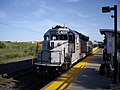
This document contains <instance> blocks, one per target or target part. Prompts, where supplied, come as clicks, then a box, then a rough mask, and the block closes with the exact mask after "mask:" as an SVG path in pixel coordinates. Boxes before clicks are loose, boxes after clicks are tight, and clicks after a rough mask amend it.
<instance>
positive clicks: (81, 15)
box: [66, 10, 87, 18]
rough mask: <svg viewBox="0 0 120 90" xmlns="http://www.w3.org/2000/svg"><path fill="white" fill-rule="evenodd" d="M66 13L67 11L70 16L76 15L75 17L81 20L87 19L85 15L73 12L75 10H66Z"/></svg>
mask: <svg viewBox="0 0 120 90" xmlns="http://www.w3.org/2000/svg"><path fill="white" fill-rule="evenodd" d="M66 11H67V12H68V13H71V14H74V15H77V16H79V17H81V18H87V16H86V15H84V14H82V13H80V12H79V11H75V10H66Z"/></svg>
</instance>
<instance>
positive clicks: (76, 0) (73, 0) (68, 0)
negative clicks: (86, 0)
mask: <svg viewBox="0 0 120 90" xmlns="http://www.w3.org/2000/svg"><path fill="white" fill-rule="evenodd" d="M79 1H80V0H65V2H79Z"/></svg>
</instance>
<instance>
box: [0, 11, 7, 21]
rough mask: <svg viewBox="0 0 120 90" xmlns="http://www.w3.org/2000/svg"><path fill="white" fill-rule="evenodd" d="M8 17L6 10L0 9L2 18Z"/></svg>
mask: <svg viewBox="0 0 120 90" xmlns="http://www.w3.org/2000/svg"><path fill="white" fill-rule="evenodd" d="M6 17H7V14H6V13H5V12H4V11H0V19H4V18H6Z"/></svg>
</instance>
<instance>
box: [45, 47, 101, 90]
mask: <svg viewBox="0 0 120 90" xmlns="http://www.w3.org/2000/svg"><path fill="white" fill-rule="evenodd" d="M98 51H99V49H97V50H96V51H95V52H94V53H93V54H96V53H97V52H98ZM93 57H94V56H93V55H90V56H88V57H87V58H85V59H84V60H83V61H82V62H80V63H78V64H77V65H75V66H74V67H72V68H71V69H70V70H69V71H68V72H67V73H65V74H63V75H61V76H60V77H59V78H58V79H57V80H56V81H54V82H53V83H51V84H50V85H49V86H48V87H46V88H45V90H68V89H69V88H70V86H71V85H72V84H73V82H74V81H75V80H76V79H77V78H78V77H79V76H80V73H81V72H82V70H83V69H84V68H85V67H86V66H87V65H88V64H89V60H91V59H92V58H93Z"/></svg>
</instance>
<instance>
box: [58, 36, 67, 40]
mask: <svg viewBox="0 0 120 90" xmlns="http://www.w3.org/2000/svg"><path fill="white" fill-rule="evenodd" d="M59 39H60V40H67V35H59Z"/></svg>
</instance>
